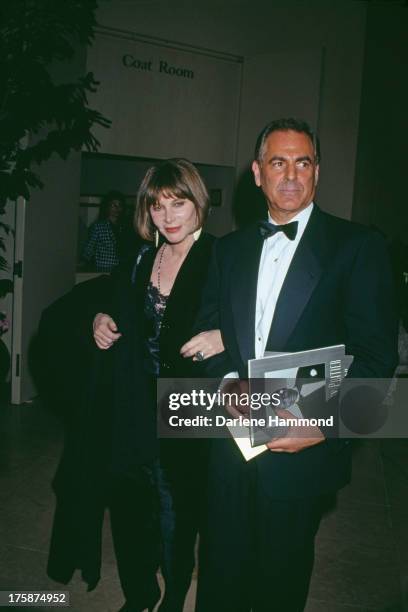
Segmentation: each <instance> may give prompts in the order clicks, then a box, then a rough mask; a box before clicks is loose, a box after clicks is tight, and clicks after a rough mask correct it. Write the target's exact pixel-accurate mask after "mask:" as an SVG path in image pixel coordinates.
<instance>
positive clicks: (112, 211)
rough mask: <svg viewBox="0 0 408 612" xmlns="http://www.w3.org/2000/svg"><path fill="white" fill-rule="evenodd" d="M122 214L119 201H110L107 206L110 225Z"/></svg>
mask: <svg viewBox="0 0 408 612" xmlns="http://www.w3.org/2000/svg"><path fill="white" fill-rule="evenodd" d="M122 212H123V206H122V204H121V202H120V201H119V200H112V201H111V202H110V204H109V214H108V219H109V221H111V222H112V223H116V222H117V221H118V220H119V217H120V215H121V214H122Z"/></svg>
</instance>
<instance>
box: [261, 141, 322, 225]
mask: <svg viewBox="0 0 408 612" xmlns="http://www.w3.org/2000/svg"><path fill="white" fill-rule="evenodd" d="M252 171H253V173H254V177H255V183H256V184H257V186H258V187H261V189H262V191H263V192H264V194H265V197H266V199H267V201H268V208H269V212H270V215H271V217H272V218H273V219H274V220H275V221H276V222H278V223H287V222H288V221H290V219H292V218H293V217H295V216H296V215H297V214H298V213H299V212H300V211H301V210H303V209H304V208H306V207H307V206H308V205H309V204H310V202H311V201H312V200H313V197H314V194H315V191H316V185H317V179H318V176H319V166H318V164H317V163H316V161H315V154H314V149H313V143H312V141H311V140H310V138H309V136H308V135H307V134H304V133H301V132H295V131H293V130H287V131H276V132H272V133H271V134H269V136H268V138H267V139H266V141H265V144H264V149H263V155H262V159H261V160H260V161H254V162H253V164H252Z"/></svg>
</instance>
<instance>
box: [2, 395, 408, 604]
mask: <svg viewBox="0 0 408 612" xmlns="http://www.w3.org/2000/svg"><path fill="white" fill-rule="evenodd" d="M61 444H62V432H61V429H60V427H59V425H58V424H57V423H56V422H55V421H53V420H52V419H51V418H50V417H49V416H47V415H45V414H44V413H43V412H42V411H41V408H40V407H39V406H38V405H36V404H35V403H34V404H32V405H29V406H23V407H21V408H16V407H13V408H11V407H9V406H3V407H2V408H0V590H6V589H25V590H27V589H37V590H38V589H60V588H61V586H60V585H57V584H56V583H53V582H52V581H50V580H49V579H48V578H47V576H46V574H45V566H46V559H47V548H48V539H49V534H50V525H51V520H52V514H53V507H54V498H53V494H52V491H51V489H50V480H51V477H52V475H53V473H54V471H55V467H56V463H57V460H58V456H59V453H60V449H61ZM407 502H408V440H388V441H386V440H385V441H380V440H373V441H368V442H364V443H360V445H359V446H358V447H357V448H356V449H355V453H354V476H353V482H352V484H351V485H350V486H349V487H347V489H344V490H343V491H342V492H341V493H340V495H339V498H338V504H337V507H336V509H335V510H334V511H333V512H331V513H330V514H329V515H327V516H326V517H325V518H324V520H323V523H322V526H321V529H320V532H319V535H318V539H317V552H316V564H315V570H314V574H313V579H312V584H311V589H310V597H309V601H308V605H307V612H363V611H364V612H371V611H374V610H377V611H382V612H397V611H403V610H408V599H407V597H408V520H407V519H408V510H407ZM195 586H196V585H195V580H194V581H193V584H192V586H191V589H190V592H189V595H188V599H187V602H186V606H185V612H190V611H192V610H193V609H194V598H195ZM66 589H67V590H69V592H70V596H71V608H70V609H71V610H72V612H85V611H86V612H116V611H117V610H118V609H119V607H120V606H121V605H122V595H121V591H120V587H119V584H118V578H117V573H116V565H115V559H114V554H113V549H112V542H111V539H110V535H109V525H108V521H106V525H105V532H104V560H103V578H102V580H101V581H100V584H99V585H98V587H97V589H96V590H95V591H94V592H93V593H87V592H86V590H85V586H84V584H83V583H82V582H81V580H80V579H79V577H78V576H76V577H75V579H74V580H73V581H72V583H71V584H70V585H69V586H68V587H66ZM14 609H16V608H14ZM17 609H18V608H17ZM21 609H22V610H23V609H24V610H25V609H27V608H21ZM271 610H273V608H271ZM277 612H284V611H281V610H279V611H277Z"/></svg>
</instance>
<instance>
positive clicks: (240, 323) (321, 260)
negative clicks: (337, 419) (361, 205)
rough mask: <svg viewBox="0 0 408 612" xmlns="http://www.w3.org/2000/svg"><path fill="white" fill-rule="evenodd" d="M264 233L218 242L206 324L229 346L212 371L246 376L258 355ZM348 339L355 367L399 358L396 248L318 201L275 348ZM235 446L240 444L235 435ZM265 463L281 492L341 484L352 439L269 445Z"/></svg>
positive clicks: (266, 474)
mask: <svg viewBox="0 0 408 612" xmlns="http://www.w3.org/2000/svg"><path fill="white" fill-rule="evenodd" d="M262 246H263V238H262V237H261V235H260V233H259V230H258V227H257V225H253V226H251V227H248V228H246V229H244V230H239V231H237V232H234V233H232V234H229V235H228V236H225V237H224V238H222V239H220V240H219V241H217V244H216V245H215V248H214V254H213V260H212V264H211V267H210V273H209V280H208V283H207V286H206V288H205V291H204V298H203V304H202V308H201V311H200V314H199V318H198V324H197V329H198V330H204V329H211V328H216V327H219V328H220V329H221V333H222V337H223V342H224V346H225V349H226V350H225V353H223V354H221V355H219V356H217V357H215V358H213V359H210V360H208V366H207V368H208V369H207V372H208V374H209V375H223V374H225V373H227V372H228V371H238V372H239V374H240V376H241V377H246V376H247V362H248V359H253V358H254V357H255V310H256V293H257V279H258V269H259V262H260V257H261V252H262ZM335 344H345V346H346V353H347V354H350V355H353V356H354V361H353V364H352V366H351V368H350V370H349V375H350V376H353V377H357V378H364V377H373V378H374V377H375V378H387V377H391V376H392V375H393V372H394V369H395V367H396V365H397V362H398V353H397V319H396V315H395V302H394V288H393V281H392V274H391V267H390V262H389V256H388V253H387V249H386V246H385V242H384V240H383V238H382V236H381V235H379V234H378V233H377V232H374V231H371V230H370V229H368V228H366V227H364V226H361V225H358V224H355V223H351V222H349V221H345V220H343V219H340V218H337V217H334V216H332V215H329V214H327V213H325V212H323V211H321V210H320V209H319V208H318V207H317V206H314V209H313V211H312V214H311V216H310V219H309V222H308V224H307V226H306V229H305V231H304V233H303V236H302V238H301V240H300V242H299V245H298V247H297V249H296V252H295V254H294V256H293V259H292V262H291V264H290V267H289V269H288V272H287V275H286V277H285V280H284V283H283V286H282V289H281V291H280V294H279V297H278V300H277V304H276V309H275V313H274V316H273V320H272V324H271V328H270V332H269V337H268V342H267V349H268V350H270V351H282V352H292V351H301V350H308V349H314V348H319V347H322V346H330V345H335ZM227 445H228V446H229V447H230V451H226V450H225V449H224V450H223V451H222V452H223V453H225V452H226V453H228V452H231V453H232V452H236V450H235V448H233V444H231V442H230V441H228V442H227ZM252 461H255V462H257V464H258V469H259V472H260V476H261V479H262V481H263V482H264V484H265V485H266V486H267V487H268V488H269V490H270V492H271V494H272V495H274V496H275V497H283V498H287V497H298V496H308V495H315V494H320V493H324V492H329V491H332V490H335V489H337V488H339V487H340V486H342V485H343V484H345V482H347V481H348V479H349V476H350V448H349V445H348V444H347V443H346V442H342V441H338V440H327V441H325V442H324V443H322V444H319V445H316V446H314V447H311V448H308V449H305V450H303V451H302V452H300V453H297V454H288V453H279V454H278V453H272V452H265V453H263V454H262V455H260V456H258V457H257V458H255V459H253V460H252Z"/></svg>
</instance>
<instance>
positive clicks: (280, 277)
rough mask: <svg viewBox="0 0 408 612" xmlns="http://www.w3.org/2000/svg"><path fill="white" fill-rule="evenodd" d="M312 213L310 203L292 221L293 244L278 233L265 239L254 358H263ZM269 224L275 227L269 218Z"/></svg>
mask: <svg viewBox="0 0 408 612" xmlns="http://www.w3.org/2000/svg"><path fill="white" fill-rule="evenodd" d="M312 210H313V202H311V203H310V204H309V206H308V207H307V208H305V209H304V210H302V211H301V212H300V213H299V214H298V215H296V217H293V219H291V222H292V221H297V222H298V228H297V234H296V238H295V239H294V240H289V238H288V237H287V236H286V234H284V232H277V233H276V234H274V235H273V236H269V238H266V239H265V241H264V244H263V247H262V253H261V259H260V262H259V270H258V285H257V293H256V311H255V357H256V358H259V357H263V355H264V353H265V347H266V343H267V341H268V336H269V330H270V328H271V324H272V319H273V315H274V313H275V308H276V303H277V301H278V297H279V294H280V291H281V289H282V285H283V283H284V280H285V278H286V274H287V272H288V270H289V266H290V264H291V262H292V259H293V256H294V254H295V251H296V249H297V247H298V245H299V242H300V239H301V238H302V236H303V232H304V231H305V228H306V225H307V222H308V221H309V218H310V215H311V214H312ZM268 217H269V222H270V223H272V224H273V225H278V224H277V223H275V221H274V220H273V219H272V218H271V216H270V215H269V214H268Z"/></svg>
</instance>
